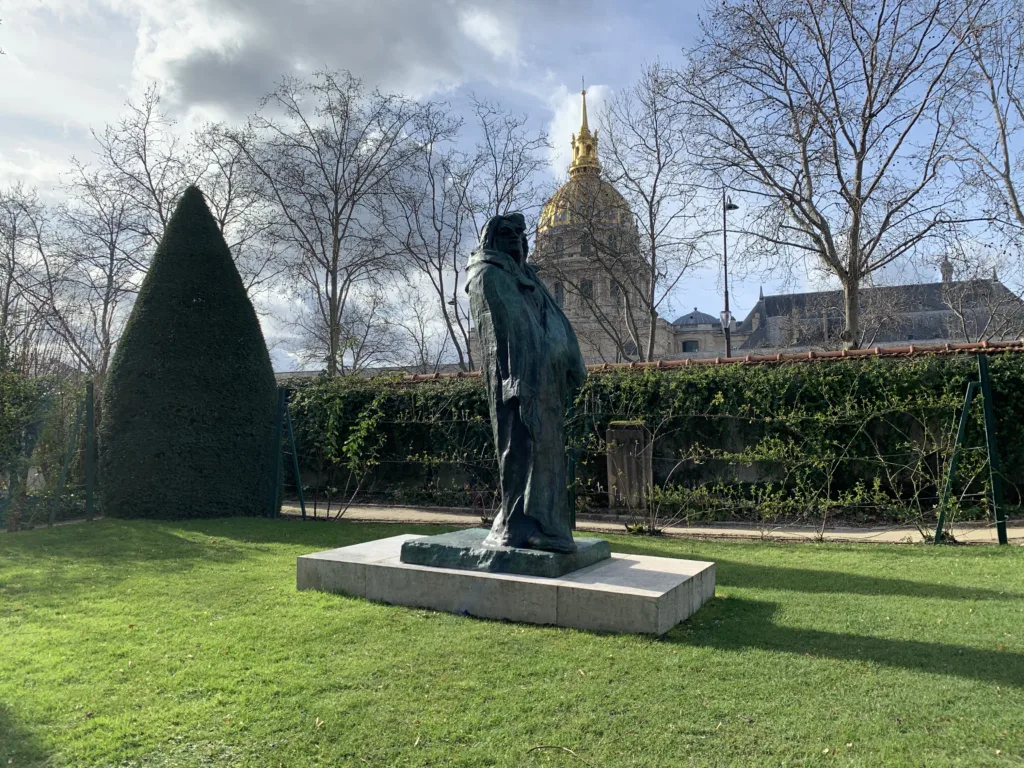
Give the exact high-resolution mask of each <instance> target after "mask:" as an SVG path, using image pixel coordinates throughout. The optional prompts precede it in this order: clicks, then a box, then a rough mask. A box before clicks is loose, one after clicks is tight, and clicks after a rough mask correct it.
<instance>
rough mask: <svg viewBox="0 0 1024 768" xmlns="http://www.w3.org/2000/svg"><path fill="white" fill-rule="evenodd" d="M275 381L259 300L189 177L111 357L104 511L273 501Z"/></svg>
mask: <svg viewBox="0 0 1024 768" xmlns="http://www.w3.org/2000/svg"><path fill="white" fill-rule="evenodd" d="M275 392H276V384H275V380H274V373H273V369H272V368H271V364H270V356H269V354H268V352H267V347H266V344H265V342H264V340H263V334H262V332H261V330H260V325H259V321H258V319H257V317H256V312H255V310H254V309H253V306H252V303H251V302H250V301H249V298H248V296H247V295H246V292H245V287H244V286H243V284H242V280H241V278H240V277H239V274H238V271H237V269H236V268H235V265H234V262H233V261H232V259H231V253H230V252H229V250H228V246H227V244H226V243H225V242H224V238H223V237H222V235H221V233H220V230H219V229H218V227H217V223H216V221H215V220H214V218H213V216H212V215H211V214H210V211H209V209H208V208H207V206H206V201H205V200H204V199H203V195H202V193H201V192H200V191H199V190H198V189H197V188H196V187H189V188H188V189H187V190H186V191H185V193H184V194H183V195H182V197H181V200H180V201H179V202H178V205H177V207H176V208H175V211H174V214H173V215H172V217H171V219H170V221H169V222H168V225H167V228H166V230H165V232H164V235H163V238H162V240H161V241H160V245H159V247H158V248H157V250H156V254H155V256H154V258H153V261H152V264H151V266H150V268H149V271H148V273H147V274H146V277H145V280H144V281H143V283H142V287H141V289H140V290H139V295H138V298H137V300H136V302H135V306H134V308H133V310H132V313H131V316H130V318H129V320H128V323H127V326H126V327H125V331H124V334H123V335H122V337H121V341H120V343H119V344H118V347H117V350H116V352H115V354H114V358H113V360H112V362H111V365H110V370H109V374H108V377H107V381H106V386H105V388H104V394H103V403H102V418H101V422H100V427H99V469H100V478H99V479H100V482H99V500H100V507H101V510H102V513H103V514H104V515H109V516H112V517H152V518H189V517H220V516H227V515H257V514H267V513H270V512H271V511H272V510H271V506H272V505H271V500H270V497H269V494H270V486H271V483H270V481H271V468H272V466H273V451H272V445H271V444H272V440H273V421H274V410H275Z"/></svg>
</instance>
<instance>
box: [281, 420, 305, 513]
mask: <svg viewBox="0 0 1024 768" xmlns="http://www.w3.org/2000/svg"><path fill="white" fill-rule="evenodd" d="M284 419H285V423H286V424H287V425H288V440H289V442H290V443H291V446H292V469H293V470H294V471H295V490H297V491H298V492H299V508H300V509H302V519H303V520H305V519H306V499H305V497H304V496H303V495H302V475H300V474H299V452H298V451H297V450H295V429H294V427H292V412H291V409H290V408H289V407H288V406H287V404H286V405H285V408H284Z"/></svg>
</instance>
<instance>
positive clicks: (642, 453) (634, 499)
mask: <svg viewBox="0 0 1024 768" xmlns="http://www.w3.org/2000/svg"><path fill="white" fill-rule="evenodd" d="M605 443H606V445H607V449H608V506H609V507H611V508H612V509H615V508H622V507H626V508H628V509H637V508H639V507H641V506H642V505H643V503H644V501H645V500H646V498H647V495H648V493H649V492H650V488H651V485H652V483H653V482H654V449H653V446H652V445H651V439H650V435H649V434H648V433H647V429H646V428H645V427H644V425H643V424H642V423H640V422H635V421H613V422H611V424H609V425H608V431H607V432H606V433H605Z"/></svg>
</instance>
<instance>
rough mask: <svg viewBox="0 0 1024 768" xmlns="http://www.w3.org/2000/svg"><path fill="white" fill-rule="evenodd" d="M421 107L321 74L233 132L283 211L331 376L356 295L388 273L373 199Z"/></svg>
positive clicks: (401, 153)
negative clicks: (347, 313)
mask: <svg viewBox="0 0 1024 768" xmlns="http://www.w3.org/2000/svg"><path fill="white" fill-rule="evenodd" d="M425 108H426V107H423V106H421V105H418V104H416V103H414V102H411V101H409V100H408V99H405V98H404V97H401V96H399V95H395V94H387V93H382V92H380V91H376V90H375V91H369V90H368V89H367V88H366V87H365V86H364V85H363V84H362V82H361V81H360V80H358V79H357V78H355V77H353V76H352V75H351V74H349V73H347V72H319V73H316V74H315V75H314V76H313V77H312V79H310V80H301V79H298V78H293V77H289V78H285V79H284V80H283V81H282V82H281V84H280V85H279V86H278V88H277V89H276V90H275V91H274V92H273V93H271V94H270V95H269V96H267V97H266V98H264V99H263V102H262V105H261V108H260V111H259V112H258V113H257V114H256V115H255V116H254V117H253V118H252V120H251V121H250V124H249V126H248V128H247V130H245V131H232V132H230V133H229V134H228V136H229V137H230V138H231V140H232V141H233V142H234V144H235V145H236V146H237V147H238V149H239V150H240V151H241V152H242V153H243V154H244V155H245V157H246V160H247V161H248V162H249V163H250V164H251V166H252V168H253V169H254V170H255V171H256V172H257V173H258V174H259V175H260V176H261V177H262V179H263V181H264V183H265V185H266V189H267V193H268V196H269V198H270V199H271V200H272V202H273V203H274V204H275V206H276V207H277V211H278V213H279V215H280V219H281V223H280V226H278V227H276V231H275V234H276V236H277V238H278V239H279V241H280V242H281V243H282V244H283V246H284V247H285V249H286V258H287V260H288V266H289V271H290V274H291V276H292V278H293V280H294V281H295V283H296V284H297V285H298V286H299V292H300V294H302V295H303V296H305V297H306V298H307V299H308V300H309V302H310V306H311V309H310V313H308V314H307V316H306V324H305V326H304V327H305V328H306V330H307V331H309V332H310V333H309V338H308V340H309V343H310V344H311V345H312V347H313V350H314V351H313V354H314V355H315V356H316V357H317V358H318V359H321V360H324V361H325V362H326V366H327V372H328V373H329V374H330V375H335V374H337V373H339V372H343V371H344V370H345V367H346V360H345V352H346V345H345V343H344V337H345V334H344V327H345V312H346V310H347V309H348V307H349V299H350V297H352V296H354V295H355V293H357V289H358V288H359V287H360V286H363V285H366V284H368V283H370V282H372V281H373V279H374V278H376V277H378V276H379V274H380V273H381V271H382V270H387V269H390V267H391V264H390V263H389V259H388V254H387V253H386V251H385V249H384V248H383V247H382V244H381V241H380V240H381V233H380V231H379V227H378V221H379V220H378V218H377V217H376V216H375V215H374V211H373V207H372V203H373V202H374V196H375V195H376V194H377V193H378V192H379V191H380V190H381V189H382V187H383V186H384V185H385V184H386V183H387V181H388V179H389V178H391V177H392V176H393V174H395V173H396V172H397V171H398V169H399V168H401V167H402V166H403V165H404V164H405V163H406V161H407V160H408V158H409V156H410V154H411V152H412V151H413V149H414V147H413V144H412V142H411V141H410V139H409V136H410V134H411V133H413V132H414V131H413V130H411V129H413V128H414V126H415V123H416V121H417V120H418V119H419V118H420V116H421V115H422V112H423V110H424V109H425ZM311 320H312V321H315V324H316V328H315V329H314V328H313V327H311V326H310V325H309V321H311Z"/></svg>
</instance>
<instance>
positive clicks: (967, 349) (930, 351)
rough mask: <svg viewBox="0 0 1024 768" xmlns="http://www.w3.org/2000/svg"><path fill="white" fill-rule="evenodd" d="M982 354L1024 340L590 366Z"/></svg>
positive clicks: (416, 377)
mask: <svg viewBox="0 0 1024 768" xmlns="http://www.w3.org/2000/svg"><path fill="white" fill-rule="evenodd" d="M979 352H989V353H993V352H1024V340H1018V341H981V342H968V343H963V344H935V345H925V346H920V345H916V344H911V345H910V346H908V347H869V348H867V349H836V350H827V351H824V352H815V351H814V350H810V351H807V352H792V353H786V354H783V353H781V352H777V353H775V354H774V355H744V356H743V357H706V358H701V359H694V358H691V357H688V358H685V359H683V360H653V361H651V362H649V363H638V362H636V361H635V360H634V361H631V362H628V363H598V364H597V365H588V366H587V370H588V371H589V372H590V373H612V372H614V371H617V370H622V369H628V370H643V369H645V368H660V369H664V368H681V367H687V366H691V365H734V364H737V363H738V364H746V365H750V364H753V365H760V364H762V363H800V362H807V361H810V360H849V359H855V358H862V357H923V356H926V355H958V354H977V353H979ZM479 377H480V371H468V372H467V371H459V372H457V373H413V374H407V375H406V376H403V377H402V381H407V382H414V381H437V380H439V379H475V378H479Z"/></svg>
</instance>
